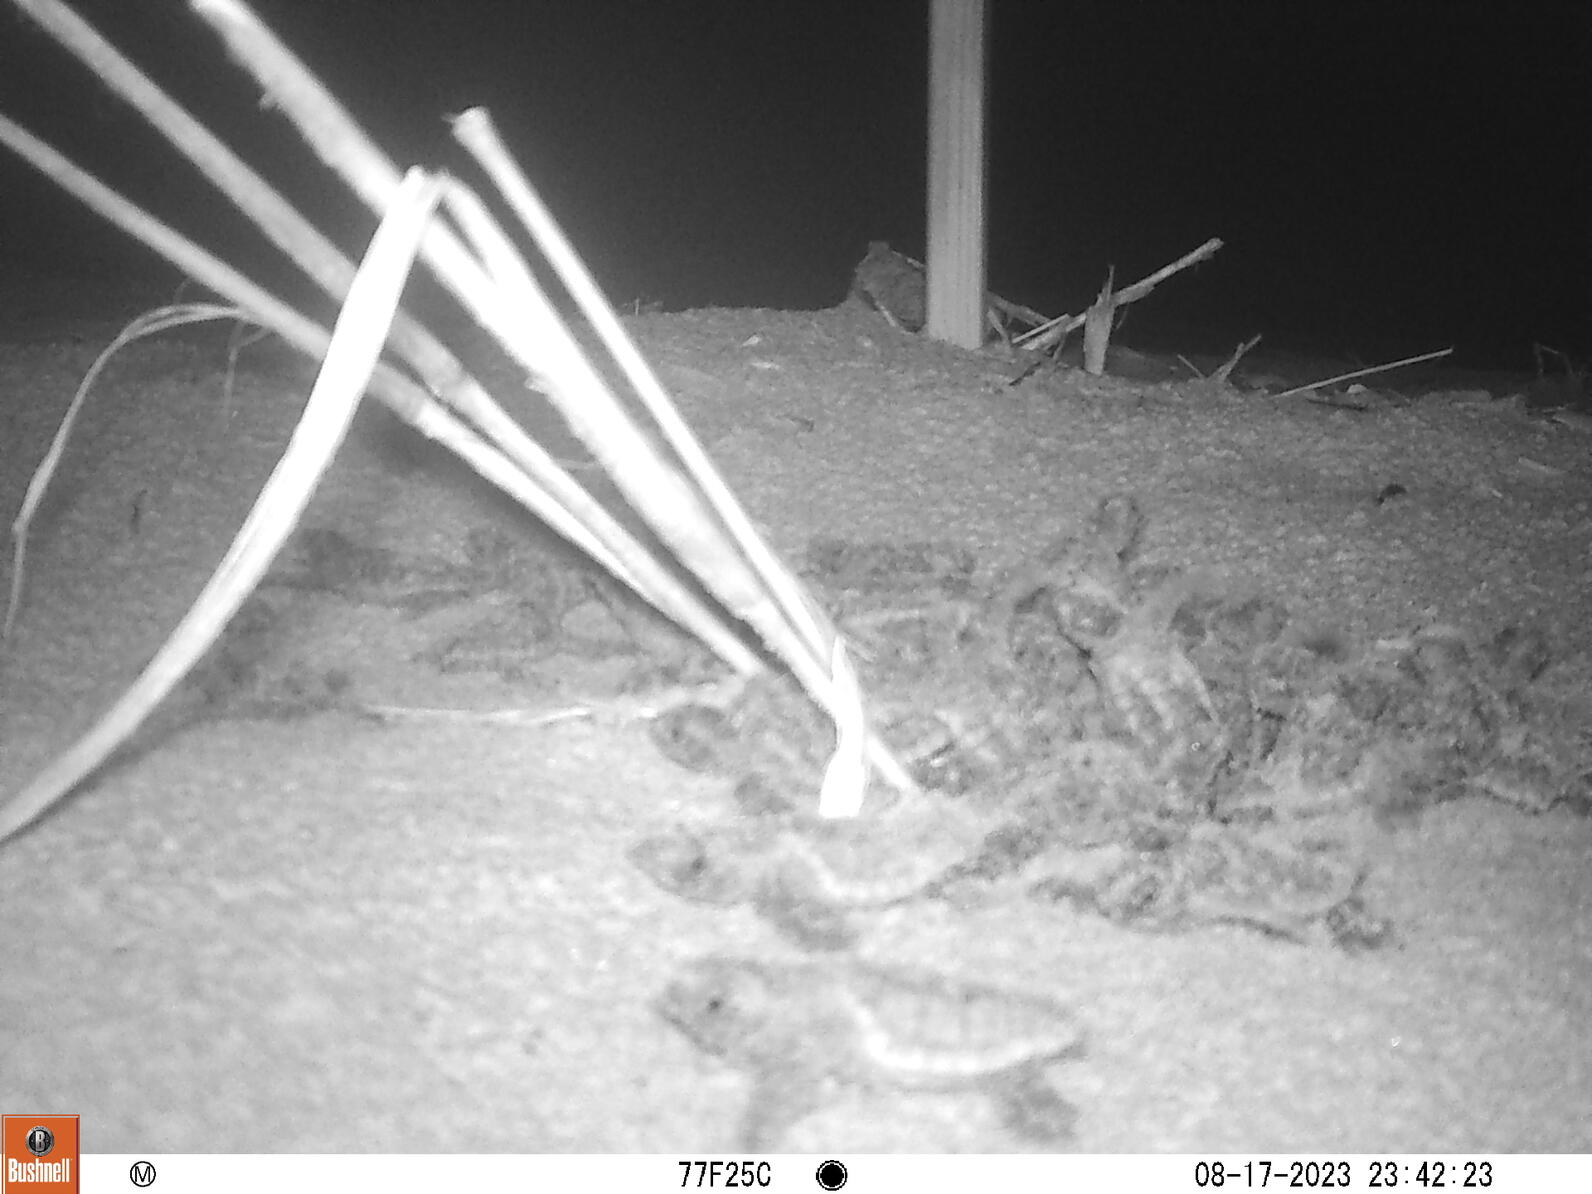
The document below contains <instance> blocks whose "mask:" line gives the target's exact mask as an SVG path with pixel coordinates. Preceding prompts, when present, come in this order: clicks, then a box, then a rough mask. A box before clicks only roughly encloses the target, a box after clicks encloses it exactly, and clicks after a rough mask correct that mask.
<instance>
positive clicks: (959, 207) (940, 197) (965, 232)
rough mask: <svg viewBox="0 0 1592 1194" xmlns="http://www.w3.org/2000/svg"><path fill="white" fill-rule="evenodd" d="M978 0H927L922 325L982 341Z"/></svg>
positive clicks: (981, 37)
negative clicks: (924, 302) (926, 231)
mask: <svg viewBox="0 0 1592 1194" xmlns="http://www.w3.org/2000/svg"><path fill="white" fill-rule="evenodd" d="M984 4H985V0H929V195H928V204H929V208H928V217H929V219H928V227H929V239H928V249H927V252H926V253H925V255H924V263H925V265H926V266H927V270H928V323H927V325H926V326H925V328H924V331H925V332H927V333H928V334H929V335H930V336H933V337H934V338H935V339H938V340H946V341H949V342H950V343H952V344H956V345H960V346H961V347H963V348H977V347H978V346H979V345H980V344H982V343H983V342H984V292H985V277H984V275H985V264H984V53H985V51H984V42H985V34H984V30H985V19H984Z"/></svg>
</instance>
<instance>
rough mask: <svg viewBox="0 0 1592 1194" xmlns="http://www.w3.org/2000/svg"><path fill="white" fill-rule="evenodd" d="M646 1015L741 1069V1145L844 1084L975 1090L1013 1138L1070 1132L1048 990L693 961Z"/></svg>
mask: <svg viewBox="0 0 1592 1194" xmlns="http://www.w3.org/2000/svg"><path fill="white" fill-rule="evenodd" d="M653 1006H654V1009H655V1010H656V1011H657V1013H658V1014H659V1015H660V1016H662V1018H663V1019H665V1020H666V1021H668V1022H669V1023H670V1024H672V1025H674V1027H675V1028H677V1029H678V1030H679V1031H680V1032H681V1033H683V1034H684V1035H685V1036H686V1038H687V1039H689V1040H690V1041H691V1042H692V1043H693V1044H695V1045H696V1046H697V1047H698V1048H700V1049H702V1050H703V1051H704V1052H706V1053H709V1054H711V1055H713V1056H715V1057H718V1058H721V1059H722V1060H724V1061H726V1062H728V1063H729V1064H731V1065H733V1066H736V1067H739V1068H741V1069H745V1070H748V1071H750V1073H751V1074H752V1078H753V1086H752V1091H751V1095H750V1098H749V1100H748V1106H747V1112H746V1114H745V1116H744V1118H743V1120H742V1124H741V1130H740V1135H739V1141H738V1144H739V1146H740V1147H743V1148H746V1149H748V1150H751V1151H756V1152H765V1151H769V1150H771V1149H773V1148H774V1147H775V1146H776V1145H777V1144H778V1142H779V1140H780V1139H781V1138H782V1137H783V1136H784V1134H785V1133H786V1131H787V1130H789V1128H790V1127H791V1126H792V1125H794V1124H795V1123H796V1122H797V1121H798V1120H800V1119H802V1118H803V1117H805V1116H806V1115H808V1114H810V1113H811V1112H813V1111H815V1110H817V1109H818V1108H819V1107H820V1106H821V1105H822V1104H823V1102H824V1099H825V1098H826V1096H827V1095H828V1093H829V1092H830V1091H831V1090H832V1089H833V1088H834V1087H835V1086H839V1085H850V1086H855V1087H861V1088H864V1089H868V1090H881V1089H882V1090H903V1091H960V1090H976V1091H980V1092H983V1093H985V1094H987V1095H989V1096H990V1097H992V1098H993V1099H994V1100H995V1101H996V1103H997V1106H998V1108H999V1110H1000V1112H1001V1115H1002V1119H1003V1122H1004V1123H1005V1124H1006V1125H1007V1127H1009V1128H1010V1129H1011V1130H1013V1131H1014V1132H1015V1133H1017V1134H1018V1135H1019V1136H1021V1137H1023V1138H1025V1139H1028V1140H1033V1141H1039V1142H1045V1143H1052V1144H1054V1143H1055V1142H1057V1141H1061V1140H1065V1139H1067V1138H1068V1137H1069V1136H1070V1135H1071V1132H1072V1128H1073V1124H1074V1120H1075V1117H1076V1113H1075V1111H1074V1109H1073V1108H1072V1106H1071V1105H1070V1104H1068V1103H1067V1102H1066V1101H1065V1100H1063V1099H1062V1097H1061V1096H1060V1095H1059V1094H1058V1093H1057V1092H1056V1091H1055V1090H1054V1089H1053V1088H1052V1087H1051V1085H1050V1084H1049V1082H1048V1080H1047V1078H1046V1075H1045V1067H1046V1065H1048V1064H1049V1063H1050V1062H1052V1061H1056V1060H1059V1059H1062V1058H1067V1057H1073V1056H1077V1055H1079V1054H1080V1053H1081V1052H1082V1032H1081V1030H1080V1028H1079V1025H1078V1022H1077V1019H1076V1017H1075V1015H1074V1014H1073V1012H1072V1011H1071V1009H1070V1008H1068V1007H1066V1006H1065V1005H1063V1004H1062V1003H1060V1002H1058V1001H1056V1000H1054V999H1051V998H1049V997H1046V996H1043V995H1038V994H1034V993H1029V992H1021V991H1014V990H1009V989H1004V988H1000V987H995V986H989V985H985V984H981V983H971V982H962V981H957V980H954V979H949V978H945V977H943V976H940V975H936V974H931V973H927V972H922V971H915V970H906V969H900V968H896V967H890V966H882V965H878V964H874V963H866V962H860V961H851V962H848V963H845V964H838V965H837V964H836V963H835V962H833V961H830V960H825V961H824V962H822V963H803V962H764V961H756V960H753V959H749V958H740V957H731V956H726V955H719V954H714V955H709V956H707V957H701V958H696V959H694V960H692V961H690V962H688V963H687V964H686V965H685V968H684V969H683V970H682V971H681V973H680V974H679V975H677V976H676V977H675V978H674V979H673V981H671V982H670V983H669V984H668V986H667V987H666V988H665V989H664V991H663V992H662V994H661V995H660V996H658V998H657V999H656V1000H655V1002H654V1005H653Z"/></svg>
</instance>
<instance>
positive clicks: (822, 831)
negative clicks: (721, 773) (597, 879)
mask: <svg viewBox="0 0 1592 1194" xmlns="http://www.w3.org/2000/svg"><path fill="white" fill-rule="evenodd" d="M984 831H985V830H984V826H983V825H982V823H981V822H980V821H979V820H978V819H977V818H975V817H974V816H973V815H971V812H970V810H968V809H966V808H963V807H959V806H957V805H954V804H952V803H950V802H944V801H928V800H925V801H915V802H913V803H911V804H910V805H905V806H897V807H896V808H893V809H891V810H888V811H887V812H886V813H884V814H881V815H879V816H874V817H865V818H862V819H860V820H855V821H821V820H818V819H816V818H807V817H799V816H766V817H742V818H739V819H737V820H736V821H733V822H730V823H728V824H723V825H713V826H701V827H693V828H688V827H685V826H678V827H675V828H673V829H670V830H666V831H664V832H662V833H656V834H651V835H649V836H647V837H644V838H642V839H641V840H640V841H638V842H636V843H635V844H634V845H632V846H631V847H630V849H629V850H627V851H626V857H627V858H628V859H629V860H630V863H631V864H632V865H633V866H635V867H636V869H637V870H639V871H641V872H642V874H644V875H646V876H647V877H648V878H649V879H651V880H652V881H653V882H654V883H655V884H657V885H658V886H659V887H661V888H662V889H663V890H665V891H667V892H670V893H671V894H673V895H677V896H679V897H680V898H681V899H685V900H689V901H691V902H693V903H698V904H706V905H709V906H713V907H720V908H724V907H736V906H741V905H746V906H750V907H751V908H753V909H754V910H755V911H756V912H757V913H758V915H759V916H761V917H762V918H763V919H764V920H766V921H768V922H769V923H770V924H772V925H773V926H774V927H775V928H776V929H778V930H779V931H780V932H781V933H782V934H783V935H784V936H785V937H787V938H788V939H790V940H791V941H793V942H795V943H796V944H797V945H800V946H801V947H802V948H804V949H812V950H835V949H845V948H848V947H849V946H851V945H853V944H855V943H856V931H855V928H854V927H853V925H852V924H851V921H850V918H849V914H850V913H852V912H855V911H860V910H866V909H879V908H886V907H889V906H891V905H893V904H899V903H902V902H904V901H907V900H910V899H913V898H915V897H917V896H919V895H921V894H923V892H924V891H925V889H926V888H927V887H928V886H929V884H930V883H932V882H933V881H934V880H936V879H937V878H938V877H939V876H940V875H941V874H943V873H944V872H945V871H946V869H947V868H949V867H951V866H952V865H953V864H954V863H955V862H956V861H957V860H959V859H961V858H962V857H964V856H965V855H966V854H967V853H968V852H969V851H970V850H971V849H972V848H973V847H974V846H975V845H976V843H977V842H978V841H979V840H980V839H981V837H982V836H983V833H984Z"/></svg>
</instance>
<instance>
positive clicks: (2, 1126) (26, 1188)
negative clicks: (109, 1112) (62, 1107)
mask: <svg viewBox="0 0 1592 1194" xmlns="http://www.w3.org/2000/svg"><path fill="white" fill-rule="evenodd" d="M77 1162H78V1146H77V1116H75V1115H6V1116H0V1194H77V1167H78V1166H77Z"/></svg>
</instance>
